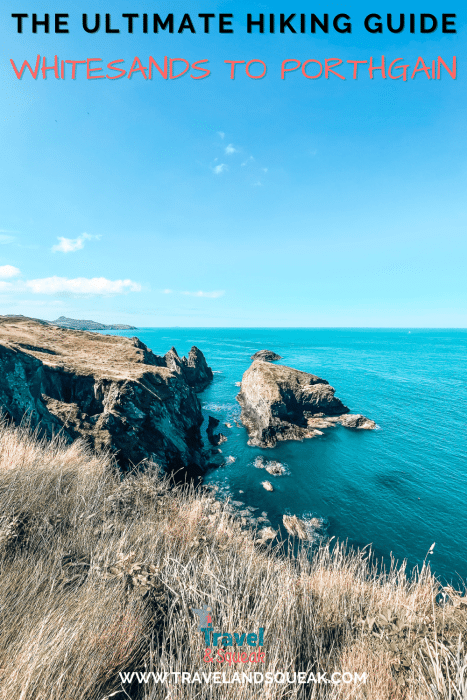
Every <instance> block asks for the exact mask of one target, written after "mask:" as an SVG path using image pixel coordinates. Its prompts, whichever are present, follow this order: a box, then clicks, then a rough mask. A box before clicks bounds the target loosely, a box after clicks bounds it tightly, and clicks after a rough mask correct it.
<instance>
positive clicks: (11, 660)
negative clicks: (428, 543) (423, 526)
mask: <svg viewBox="0 0 467 700" xmlns="http://www.w3.org/2000/svg"><path fill="white" fill-rule="evenodd" d="M0 566H1V579H0V581H1V585H0V614H1V616H0V621H1V625H0V698H1V699H2V700H7V699H8V700H12V699H14V700H16V699H21V700H104V698H111V697H112V698H115V699H116V700H121V699H123V698H128V697H130V698H141V699H144V700H150V699H154V700H156V699H159V698H161V699H162V698H167V697H170V698H172V699H182V698H183V699H185V698H187V699H188V698H199V699H201V700H204V699H206V700H207V699H208V698H210V699H217V698H219V699H220V698H225V699H226V700H234V699H235V700H247V699H248V700H249V699H250V698H251V699H255V700H266V699H271V700H273V699H274V700H275V699H276V698H277V699H279V698H290V699H297V700H298V698H321V699H323V700H324V699H326V700H338V699H339V700H340V699H346V700H351V699H352V700H412V699H413V700H434V699H435V698H439V699H443V700H447V699H448V698H453V699H454V698H456V699H458V698H466V697H467V695H466V680H465V678H464V672H465V660H464V650H463V642H464V640H465V639H466V622H467V612H466V607H467V606H466V605H465V603H464V598H462V597H460V596H459V595H458V594H457V593H455V592H454V591H452V590H451V591H446V590H444V591H441V593H444V594H445V595H446V594H447V595H448V597H449V604H448V605H444V606H442V607H440V606H439V605H438V604H437V603H436V596H438V599H439V595H440V587H439V584H438V583H437V582H436V580H435V579H434V577H433V576H432V575H431V574H430V572H429V570H428V569H426V568H425V569H423V571H422V572H421V573H420V574H419V575H418V576H417V577H416V578H410V579H409V578H408V577H407V576H406V574H405V572H404V570H403V569H393V570H392V571H390V572H389V573H387V574H386V575H382V574H378V573H377V572H376V570H375V568H374V567H372V566H371V564H370V563H369V560H368V557H367V555H366V552H360V553H355V552H353V553H352V552H346V551H345V548H344V547H343V546H339V545H338V546H336V547H334V548H333V549H332V551H331V550H330V548H329V546H326V547H321V549H319V550H318V551H315V552H314V554H313V556H312V557H311V561H310V558H309V557H307V556H306V553H305V552H302V553H301V554H299V556H298V557H297V558H295V559H292V558H291V557H287V556H286V555H285V554H283V553H281V551H280V549H278V548H276V549H275V550H273V549H270V548H269V549H267V548H265V547H264V546H263V545H259V544H256V543H255V538H254V534H253V533H251V532H249V531H245V530H242V529H241V527H240V525H239V524H238V522H237V521H235V519H234V518H233V517H232V515H231V513H230V512H229V510H228V509H227V508H226V507H225V504H222V503H220V502H218V501H216V500H215V499H214V498H213V497H212V495H210V494H209V493H207V492H204V491H202V490H198V491H195V490H193V489H191V488H189V487H177V488H172V487H170V485H169V484H168V482H167V481H165V480H164V479H162V478H161V477H160V476H159V475H158V474H157V473H156V472H146V473H136V474H129V475H127V476H125V477H124V478H122V477H121V475H120V474H119V472H118V471H117V470H116V469H115V467H114V465H113V463H112V461H111V459H110V458H109V457H107V456H106V455H99V456H96V455H95V454H92V453H91V452H90V451H89V450H88V449H87V448H86V447H85V445H84V444H83V443H82V442H80V441H75V442H74V443H72V444H71V445H68V446H67V445H64V444H62V443H61V442H60V440H59V439H56V440H54V441H52V442H44V441H39V440H38V439H37V437H36V436H35V435H34V434H31V432H29V431H28V430H27V428H22V427H17V428H14V427H9V426H7V425H6V424H2V425H0ZM204 605H208V606H210V607H211V608H212V617H213V623H214V629H215V630H219V631H221V632H229V633H233V632H238V633H242V632H255V631H257V630H258V629H259V628H260V627H262V628H264V647H263V651H264V653H265V663H264V664H262V663H253V662H252V663H241V664H235V667H234V665H233V666H232V667H230V668H229V666H228V665H227V664H220V663H217V662H214V663H206V662H205V661H203V657H204V650H205V647H206V644H205V643H204V636H203V634H202V633H200V631H199V629H198V626H197V619H196V617H195V615H194V614H193V611H192V608H197V609H200V608H202V607H203V606H204ZM247 649H248V651H250V649H249V648H247ZM234 651H235V648H234ZM240 667H241V668H240ZM144 669H146V670H148V671H151V670H152V671H155V672H161V671H167V672H172V673H174V672H177V671H180V672H187V673H190V674H194V673H195V672H199V673H201V672H203V671H204V672H205V673H208V672H211V673H212V672H214V671H221V672H225V673H226V675H227V676H231V675H232V674H233V673H235V672H239V673H242V672H246V673H248V672H258V671H261V672H263V673H265V672H271V673H273V674H274V673H286V672H289V674H293V673H294V672H306V676H307V678H308V676H309V674H310V673H314V674H315V677H316V678H317V677H318V673H321V674H323V673H326V674H327V677H328V678H329V677H330V676H331V674H332V673H333V672H340V673H342V672H344V671H345V672H350V673H352V674H353V673H355V672H357V673H358V674H363V673H366V674H367V680H366V683H357V684H354V683H351V684H344V683H340V684H332V683H314V682H311V683H307V684H298V683H295V684H294V683H290V684H288V683H281V682H278V683H273V684H254V683H252V684H249V683H244V684H231V685H222V684H220V685H217V684H196V683H195V684H190V685H187V684H185V685H182V684H181V683H176V682H175V676H172V678H173V679H174V680H172V681H171V682H170V681H167V683H166V684H165V685H163V686H162V685H161V684H155V683H154V682H152V681H151V680H150V681H149V682H148V683H147V684H145V683H142V684H138V682H137V681H135V682H133V683H132V684H124V685H123V686H122V684H121V679H120V677H119V673H120V672H128V671H142V670H144ZM278 678H279V679H280V678H281V676H278Z"/></svg>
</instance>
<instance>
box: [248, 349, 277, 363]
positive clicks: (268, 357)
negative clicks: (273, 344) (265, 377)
mask: <svg viewBox="0 0 467 700" xmlns="http://www.w3.org/2000/svg"><path fill="white" fill-rule="evenodd" d="M251 359H252V360H253V361H255V360H263V361H264V362H276V361H277V360H282V357H281V356H280V355H278V354H277V352H273V351H272V350H258V352H255V354H254V355H252V356H251Z"/></svg>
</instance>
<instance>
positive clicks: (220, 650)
mask: <svg viewBox="0 0 467 700" xmlns="http://www.w3.org/2000/svg"><path fill="white" fill-rule="evenodd" d="M192 610H193V612H194V613H195V615H197V616H198V619H199V622H198V629H199V631H200V632H201V634H202V635H203V638H204V643H205V645H206V648H205V650H204V657H203V661H204V662H205V663H213V662H217V663H220V664H222V663H225V664H228V665H229V666H231V665H232V664H238V663H242V664H245V663H264V662H265V660H266V654H265V652H264V651H263V650H262V647H263V645H264V628H263V627H260V628H259V629H258V632H233V633H231V632H215V631H214V626H213V622H212V608H210V607H208V606H206V605H205V606H204V607H203V608H201V609H198V608H192ZM234 643H235V647H236V648H237V651H233V647H234ZM219 644H220V646H219ZM245 645H246V646H248V647H250V649H249V650H244V649H243V647H244V646H245ZM228 647H230V648H231V651H229V650H228ZM239 648H241V650H239Z"/></svg>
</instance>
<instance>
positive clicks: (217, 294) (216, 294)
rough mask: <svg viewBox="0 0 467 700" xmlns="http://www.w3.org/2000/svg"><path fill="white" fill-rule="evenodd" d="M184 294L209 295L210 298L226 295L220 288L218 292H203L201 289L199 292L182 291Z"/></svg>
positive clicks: (192, 295)
mask: <svg viewBox="0 0 467 700" xmlns="http://www.w3.org/2000/svg"><path fill="white" fill-rule="evenodd" d="M182 294H185V295H186V296H188V297H207V298H208V299H217V298H218V297H222V296H224V294H225V291H224V290H219V291H216V292H202V291H201V290H200V291H199V292H182Z"/></svg>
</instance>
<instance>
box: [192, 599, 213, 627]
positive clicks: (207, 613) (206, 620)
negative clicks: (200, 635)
mask: <svg viewBox="0 0 467 700" xmlns="http://www.w3.org/2000/svg"><path fill="white" fill-rule="evenodd" d="M191 609H192V610H193V612H194V613H195V615H198V617H199V623H198V629H199V630H202V629H203V627H212V617H211V613H212V608H208V607H207V605H205V606H204V608H203V609H202V610H198V609H197V608H191Z"/></svg>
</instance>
